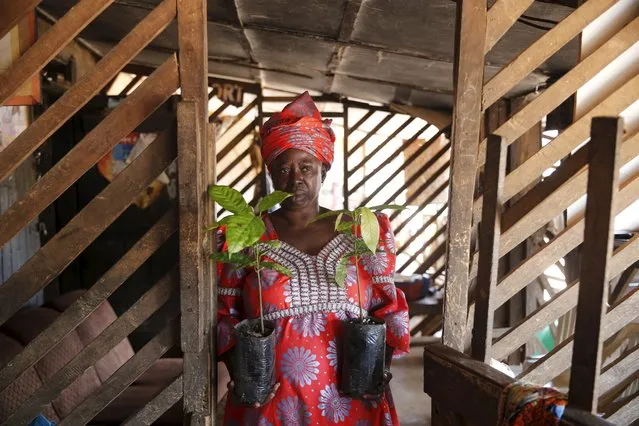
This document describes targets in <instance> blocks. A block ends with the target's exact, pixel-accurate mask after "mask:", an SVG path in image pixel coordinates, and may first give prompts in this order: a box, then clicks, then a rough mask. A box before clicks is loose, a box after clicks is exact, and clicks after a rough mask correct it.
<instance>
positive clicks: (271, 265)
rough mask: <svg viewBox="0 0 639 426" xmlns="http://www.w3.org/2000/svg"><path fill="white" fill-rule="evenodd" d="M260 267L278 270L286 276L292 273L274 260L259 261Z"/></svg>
mask: <svg viewBox="0 0 639 426" xmlns="http://www.w3.org/2000/svg"><path fill="white" fill-rule="evenodd" d="M260 268H266V269H271V270H273V271H276V272H279V273H280V274H283V275H286V276H287V277H290V276H292V275H293V274H292V273H291V271H289V270H288V268H285V267H284V266H282V265H280V264H279V263H274V262H260Z"/></svg>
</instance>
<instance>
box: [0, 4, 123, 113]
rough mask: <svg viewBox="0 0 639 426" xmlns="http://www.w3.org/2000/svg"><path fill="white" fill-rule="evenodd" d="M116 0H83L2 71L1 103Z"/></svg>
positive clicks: (0, 80)
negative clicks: (9, 66)
mask: <svg viewBox="0 0 639 426" xmlns="http://www.w3.org/2000/svg"><path fill="white" fill-rule="evenodd" d="M113 1H114V0H81V1H80V2H79V3H77V4H76V5H75V6H74V7H72V8H71V9H70V10H69V11H68V12H67V13H66V14H65V15H64V16H63V17H62V18H60V20H59V21H58V22H57V23H56V24H55V25H54V26H53V27H52V28H51V29H49V31H47V32H46V33H44V34H43V35H42V37H40V38H39V39H38V41H37V42H36V43H35V44H34V45H33V46H31V47H30V48H29V50H27V51H26V52H25V53H24V55H22V56H21V57H20V58H19V59H18V60H17V61H16V62H15V63H14V64H13V66H12V67H11V68H9V69H8V70H7V71H5V72H4V73H2V74H0V105H3V104H4V103H5V102H6V101H7V99H9V97H10V96H11V95H13V94H14V93H15V92H16V91H17V90H18V89H19V88H20V87H22V85H23V84H24V83H25V82H27V81H28V80H29V79H30V78H31V77H33V76H34V75H36V74H37V73H38V72H39V71H40V70H42V68H44V66H45V65H47V64H48V63H49V62H50V61H51V59H53V58H54V57H55V56H56V55H57V54H58V53H59V52H60V51H61V50H62V49H64V48H65V46H66V45H67V44H68V43H69V42H70V41H71V40H72V39H73V38H74V37H75V36H77V35H78V34H79V33H80V31H82V30H83V29H84V28H85V27H86V26H87V25H89V24H90V23H91V21H92V20H93V19H94V18H95V17H96V16H98V15H99V14H100V13H102V11H103V10H104V9H106V8H107V7H108V6H109V5H110V4H111V3H113Z"/></svg>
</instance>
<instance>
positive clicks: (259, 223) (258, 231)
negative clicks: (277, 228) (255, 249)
mask: <svg viewBox="0 0 639 426" xmlns="http://www.w3.org/2000/svg"><path fill="white" fill-rule="evenodd" d="M264 232H266V226H265V225H264V221H263V220H262V218H261V217H257V216H253V219H252V220H251V221H250V222H249V223H248V225H246V240H247V245H248V246H252V245H253V244H255V243H256V242H257V241H259V239H260V237H261V236H262V234H264Z"/></svg>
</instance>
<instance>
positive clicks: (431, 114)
mask: <svg viewBox="0 0 639 426" xmlns="http://www.w3.org/2000/svg"><path fill="white" fill-rule="evenodd" d="M390 109H391V111H394V112H398V113H400V114H407V115H410V116H411V117H419V118H421V119H422V120H424V121H425V122H427V123H430V124H434V125H435V127H437V128H438V129H444V128H446V127H450V121H451V116H450V113H449V112H446V111H440V110H435V109H430V108H421V107H415V106H410V105H400V104H394V103H392V104H390Z"/></svg>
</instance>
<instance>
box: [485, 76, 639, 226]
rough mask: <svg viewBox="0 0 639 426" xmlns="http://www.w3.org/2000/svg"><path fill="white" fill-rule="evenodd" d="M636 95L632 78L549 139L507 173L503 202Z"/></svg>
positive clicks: (638, 84)
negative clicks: (599, 118) (596, 120)
mask: <svg viewBox="0 0 639 426" xmlns="http://www.w3.org/2000/svg"><path fill="white" fill-rule="evenodd" d="M638 92H639V76H635V77H634V78H632V79H630V80H629V81H628V82H626V83H625V84H624V85H623V86H622V87H621V88H619V89H618V90H617V91H615V92H614V93H613V94H611V95H610V96H608V98H606V99H605V100H604V101H603V102H601V103H600V104H599V105H597V106H596V107H594V108H593V109H591V110H590V111H589V112H588V113H587V114H585V115H584V116H583V117H581V118H580V119H579V120H577V121H576V122H574V123H573V124H572V125H571V126H570V127H569V128H567V129H566V130H565V131H564V132H562V133H561V134H560V135H559V136H557V137H556V138H555V139H553V140H552V142H550V143H549V144H548V145H546V146H545V147H543V148H542V149H541V150H540V151H538V152H537V153H536V154H535V155H534V156H532V157H531V159H530V160H528V161H527V162H526V163H524V164H523V165H521V166H520V167H518V168H517V169H515V170H513V171H512V172H511V173H509V174H508V175H507V176H506V182H505V184H504V185H505V186H504V196H505V197H506V198H507V199H510V198H511V197H513V196H514V195H515V194H517V193H518V192H520V191H521V190H522V189H523V188H525V187H526V186H528V185H529V184H530V183H531V182H533V181H534V180H535V179H537V178H539V176H541V174H542V173H543V172H544V171H545V170H546V169H548V168H550V167H552V165H553V164H554V163H555V162H557V161H559V160H561V159H563V158H564V157H566V156H568V155H569V154H570V153H571V152H572V151H573V150H574V149H576V148H577V147H578V146H579V145H580V144H581V143H582V142H584V141H586V140H587V139H588V136H589V132H590V122H591V120H592V118H593V117H597V116H617V115H619V114H621V112H623V111H624V110H625V109H626V108H627V107H628V106H630V105H631V104H632V103H633V102H635V101H636V99H637V96H636V93H638ZM538 99H539V98H538ZM533 102H534V101H533ZM524 109H525V108H524ZM496 133H497V132H496ZM480 158H481V155H480ZM474 211H475V214H480V213H481V197H479V198H478V199H477V200H475V206H474Z"/></svg>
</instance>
